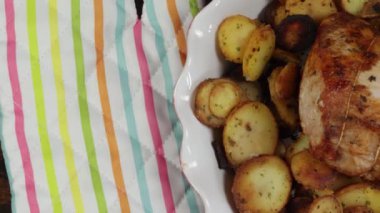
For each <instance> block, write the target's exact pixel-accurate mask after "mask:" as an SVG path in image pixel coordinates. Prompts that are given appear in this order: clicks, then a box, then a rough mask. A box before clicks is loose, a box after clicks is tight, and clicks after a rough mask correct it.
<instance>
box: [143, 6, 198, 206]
mask: <svg viewBox="0 0 380 213" xmlns="http://www.w3.org/2000/svg"><path fill="white" fill-rule="evenodd" d="M145 4H146V10H147V15H148V19H149V21H150V23H151V24H152V27H153V29H154V31H155V41H156V49H157V52H158V55H159V57H160V62H161V64H162V68H163V69H162V70H163V74H164V79H165V92H166V98H167V107H168V109H167V110H168V115H169V120H170V123H171V126H172V129H173V131H174V137H175V139H176V144H177V151H178V153H179V152H180V148H181V143H182V129H181V125H179V121H178V118H177V115H176V114H175V111H174V107H173V92H174V91H173V89H174V82H173V77H172V73H171V70H170V66H169V61H168V56H167V50H166V49H165V46H164V44H165V41H164V39H163V33H162V29H161V27H160V25H159V23H158V21H157V16H156V11H155V9H154V8H155V7H154V2H153V0H147V1H146V2H145ZM182 182H183V185H184V187H185V191H186V193H185V196H186V200H187V202H188V204H189V208H190V211H191V212H192V213H196V212H200V211H199V208H198V204H197V201H196V198H195V194H194V191H193V190H192V189H191V187H190V186H189V183H188V182H187V181H186V180H185V178H184V177H182Z"/></svg>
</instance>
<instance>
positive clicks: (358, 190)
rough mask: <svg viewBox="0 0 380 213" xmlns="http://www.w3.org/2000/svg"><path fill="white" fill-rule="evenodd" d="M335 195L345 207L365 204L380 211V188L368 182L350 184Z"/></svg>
mask: <svg viewBox="0 0 380 213" xmlns="http://www.w3.org/2000/svg"><path fill="white" fill-rule="evenodd" d="M335 197H336V198H337V199H338V200H339V202H340V203H341V204H342V206H343V208H344V209H346V208H349V207H353V206H365V207H368V208H370V209H371V210H373V212H380V202H379V201H380V189H379V188H377V187H375V186H373V185H371V184H367V183H358V184H353V185H349V186H347V187H344V188H343V189H341V190H339V191H338V192H337V193H336V194H335Z"/></svg>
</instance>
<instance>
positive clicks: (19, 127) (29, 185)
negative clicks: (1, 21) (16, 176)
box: [5, 0, 40, 213]
mask: <svg viewBox="0 0 380 213" xmlns="http://www.w3.org/2000/svg"><path fill="white" fill-rule="evenodd" d="M5 16H6V23H7V38H8V42H7V60H8V72H9V79H10V81H11V87H12V93H13V107H14V113H15V128H16V135H17V141H18V147H19V149H20V153H21V159H22V166H23V168H24V176H25V187H26V194H27V197H28V203H29V207H30V212H32V213H35V212H39V211H40V210H39V206H38V202H37V197H36V189H35V183H34V174H33V168H32V164H31V160H30V154H29V148H28V144H27V142H26V137H25V129H24V113H23V111H22V98H21V89H20V82H19V79H18V71H17V64H16V35H15V28H14V24H15V23H14V18H15V17H14V6H13V0H5Z"/></svg>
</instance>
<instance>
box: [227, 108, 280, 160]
mask: <svg viewBox="0 0 380 213" xmlns="http://www.w3.org/2000/svg"><path fill="white" fill-rule="evenodd" d="M277 142H278V128H277V124H276V121H275V119H274V117H273V115H272V113H271V111H270V110H269V108H268V107H267V106H265V105H264V104H262V103H260V102H255V101H248V102H244V103H242V104H240V105H238V106H236V107H235V108H234V109H233V110H232V112H231V113H230V114H229V115H228V117H227V120H226V124H225V126H224V129H223V145H224V149H225V151H226V157H227V159H228V161H229V162H230V164H231V165H232V166H234V167H237V166H238V165H239V164H241V163H243V162H244V161H246V160H248V159H250V158H252V157H255V156H259V155H263V154H273V153H274V152H275V149H276V146H277Z"/></svg>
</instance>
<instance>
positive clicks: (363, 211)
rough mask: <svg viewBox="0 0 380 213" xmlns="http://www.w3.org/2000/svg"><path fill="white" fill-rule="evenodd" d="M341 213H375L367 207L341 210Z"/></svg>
mask: <svg viewBox="0 0 380 213" xmlns="http://www.w3.org/2000/svg"><path fill="white" fill-rule="evenodd" d="M343 213H375V212H374V211H373V210H372V209H371V208H369V207H368V206H350V207H347V208H344V209H343Z"/></svg>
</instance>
